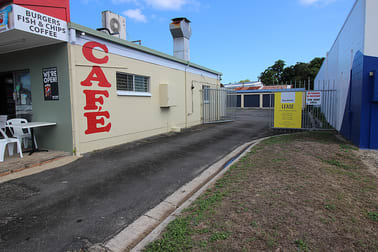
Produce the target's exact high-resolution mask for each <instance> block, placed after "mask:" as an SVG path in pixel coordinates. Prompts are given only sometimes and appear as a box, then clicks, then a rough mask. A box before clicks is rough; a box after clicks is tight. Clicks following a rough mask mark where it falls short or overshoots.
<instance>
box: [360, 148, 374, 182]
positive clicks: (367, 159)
mask: <svg viewBox="0 0 378 252" xmlns="http://www.w3.org/2000/svg"><path fill="white" fill-rule="evenodd" d="M356 154H357V155H359V156H360V158H361V160H362V162H364V164H365V165H366V166H367V167H368V168H369V171H370V172H371V173H372V174H373V175H374V176H376V177H378V150H359V151H356Z"/></svg>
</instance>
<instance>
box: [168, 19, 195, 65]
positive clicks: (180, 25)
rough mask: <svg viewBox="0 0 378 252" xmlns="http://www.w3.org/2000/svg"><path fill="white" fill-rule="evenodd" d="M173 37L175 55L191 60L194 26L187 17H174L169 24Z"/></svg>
mask: <svg viewBox="0 0 378 252" xmlns="http://www.w3.org/2000/svg"><path fill="white" fill-rule="evenodd" d="M169 29H170V31H171V34H172V37H173V56H175V57H176V58H179V59H183V60H186V61H189V59H190V46H189V40H190V37H191V36H192V28H191V27H190V21H189V20H188V19H187V18H184V17H181V18H174V19H172V22H171V23H170V25H169Z"/></svg>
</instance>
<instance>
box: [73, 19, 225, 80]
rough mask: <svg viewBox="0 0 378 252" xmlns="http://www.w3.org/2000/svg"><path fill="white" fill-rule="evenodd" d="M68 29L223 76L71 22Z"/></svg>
mask: <svg viewBox="0 0 378 252" xmlns="http://www.w3.org/2000/svg"><path fill="white" fill-rule="evenodd" d="M68 27H69V28H71V29H75V30H78V31H81V32H85V33H87V34H89V35H92V36H95V37H99V38H102V39H105V40H108V41H111V42H114V43H117V44H119V45H123V46H126V47H129V48H133V49H135V50H138V51H141V52H145V53H148V54H151V55H155V56H158V57H161V58H164V59H168V60H171V61H175V62H178V63H181V64H184V65H187V66H191V67H194V68H197V69H200V70H203V71H206V72H209V73H212V74H216V75H223V74H222V73H221V72H217V71H215V70H212V69H210V68H207V67H204V66H200V65H197V64H195V63H192V62H190V61H185V60H181V59H178V58H176V57H173V56H171V55H169V54H166V53H162V52H159V51H156V50H153V49H150V48H148V47H145V46H141V45H137V44H134V43H132V42H130V41H127V40H123V39H120V38H117V37H114V36H111V35H108V34H106V33H104V32H100V31H96V30H93V29H91V28H89V27H86V26H83V25H79V24H76V23H72V22H71V23H69V24H68Z"/></svg>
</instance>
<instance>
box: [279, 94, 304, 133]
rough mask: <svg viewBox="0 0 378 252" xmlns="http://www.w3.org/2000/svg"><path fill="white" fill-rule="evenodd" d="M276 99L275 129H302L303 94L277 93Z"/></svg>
mask: <svg viewBox="0 0 378 252" xmlns="http://www.w3.org/2000/svg"><path fill="white" fill-rule="evenodd" d="M274 97H275V98H274V128H287V129H300V128H302V102H303V92H282V93H275V95H274Z"/></svg>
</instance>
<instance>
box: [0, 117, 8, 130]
mask: <svg viewBox="0 0 378 252" xmlns="http://www.w3.org/2000/svg"><path fill="white" fill-rule="evenodd" d="M7 119H8V116H7V115H0V129H2V130H3V131H4V132H5V127H6V125H7Z"/></svg>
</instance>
